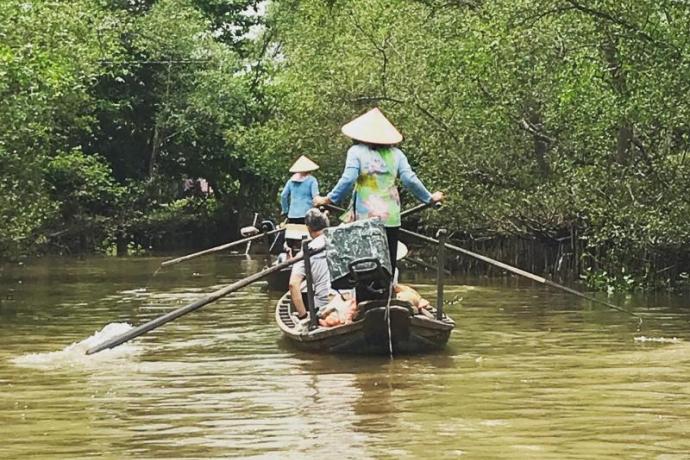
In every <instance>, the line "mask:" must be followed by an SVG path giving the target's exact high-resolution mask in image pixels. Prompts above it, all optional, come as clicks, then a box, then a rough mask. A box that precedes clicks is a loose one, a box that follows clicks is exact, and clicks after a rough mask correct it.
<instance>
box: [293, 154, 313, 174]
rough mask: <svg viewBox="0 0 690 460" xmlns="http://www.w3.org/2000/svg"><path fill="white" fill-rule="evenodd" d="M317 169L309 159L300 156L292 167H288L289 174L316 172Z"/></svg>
mask: <svg viewBox="0 0 690 460" xmlns="http://www.w3.org/2000/svg"><path fill="white" fill-rule="evenodd" d="M317 169H319V165H317V164H316V163H314V162H313V161H311V160H310V159H309V158H307V157H305V156H304V155H302V156H301V157H299V158H298V159H297V161H295V162H294V163H293V164H292V166H290V172H291V173H305V172H310V171H316V170H317Z"/></svg>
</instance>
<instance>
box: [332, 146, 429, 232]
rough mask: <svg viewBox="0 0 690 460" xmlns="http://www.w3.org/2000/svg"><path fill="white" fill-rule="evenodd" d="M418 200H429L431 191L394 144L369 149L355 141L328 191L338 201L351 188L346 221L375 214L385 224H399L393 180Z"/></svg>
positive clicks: (398, 200)
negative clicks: (351, 195)
mask: <svg viewBox="0 0 690 460" xmlns="http://www.w3.org/2000/svg"><path fill="white" fill-rule="evenodd" d="M397 177H400V180H401V182H402V184H403V186H404V187H405V188H406V189H408V190H409V191H410V192H412V194H413V195H414V196H415V197H416V198H417V199H418V200H420V201H422V202H424V203H429V202H430V201H431V193H429V191H428V190H427V189H426V187H424V184H422V182H421V181H420V180H419V178H418V177H417V175H416V174H415V173H414V171H412V168H411V167H410V163H409V162H408V161H407V157H406V156H405V154H404V153H403V152H402V151H401V150H400V149H398V148H396V147H383V148H378V149H373V148H371V147H369V146H368V145H366V144H355V145H353V146H352V147H350V149H349V150H348V151H347V160H346V161H345V170H344V171H343V175H342V177H341V178H340V180H339V181H338V183H337V184H336V186H335V187H334V188H333V190H331V193H329V194H328V198H330V199H331V201H333V202H334V203H339V202H340V201H342V199H343V198H344V197H345V196H346V195H347V194H348V193H349V192H350V191H351V190H352V188H353V186H354V194H353V197H352V203H351V205H350V207H351V209H350V211H349V215H347V216H346V219H347V220H348V221H353V220H361V219H368V218H372V217H378V218H379V219H381V221H382V222H383V224H384V225H385V226H386V227H399V226H400V196H399V195H398V189H397V187H396V186H395V179H396V178H397Z"/></svg>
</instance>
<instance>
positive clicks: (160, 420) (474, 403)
mask: <svg viewBox="0 0 690 460" xmlns="http://www.w3.org/2000/svg"><path fill="white" fill-rule="evenodd" d="M161 260H162V259H161V258H153V257H150V258H123V259H118V258H89V259H85V260H78V259H73V258H54V259H41V260H37V261H31V262H26V263H25V264H23V265H18V264H12V265H4V266H2V268H0V270H1V271H0V458H2V459H14V458H115V459H120V458H233V457H239V458H356V459H363V458H396V459H397V458H458V457H462V458H510V459H514V458H529V459H569V458H578V459H580V458H640V459H648V458H654V459H688V458H690V330H689V323H690V297H688V296H687V295H686V296H680V295H675V296H674V295H666V294H663V295H662V294H656V295H648V296H632V297H626V296H621V297H611V298H609V300H610V301H612V302H615V303H618V304H620V305H622V306H624V307H625V308H627V309H630V310H632V311H635V312H637V313H639V314H640V315H643V316H644V317H645V320H644V322H643V324H642V325H641V327H638V322H637V320H636V319H635V318H632V317H631V316H629V315H626V314H624V313H620V312H617V311H613V310H610V309H607V308H606V307H599V306H596V305H593V304H591V303H589V302H587V301H583V300H580V299H578V298H576V297H573V296H572V295H569V294H566V293H561V292H558V291H554V290H551V289H549V288H545V287H542V286H538V285H535V284H532V283H530V282H526V281H525V282H523V281H518V280H515V279H512V278H510V279H508V278H506V279H467V278H460V277H454V278H452V279H451V280H449V285H448V286H447V289H446V299H448V300H449V301H451V302H450V304H449V305H448V306H447V307H446V308H447V311H448V313H449V314H450V315H452V316H453V317H454V319H455V320H456V323H457V327H456V330H455V331H454V332H453V334H452V336H451V339H450V342H449V344H448V347H447V349H446V350H445V351H443V352H439V353H435V354H430V355H423V356H399V357H394V359H390V358H388V357H361V356H354V357H353V356H330V355H318V354H310V353H305V352H300V351H296V350H295V349H293V348H291V347H290V346H289V344H288V343H286V342H285V341H283V340H281V338H280V334H279V330H278V328H277V326H276V324H275V322H274V307H275V302H276V300H277V299H278V297H279V295H280V294H279V293H270V292H267V291H266V290H265V285H263V284H261V283H257V284H255V285H252V286H250V287H248V288H245V290H243V291H241V292H238V293H234V294H231V295H230V296H229V297H228V298H225V299H221V300H220V301H218V302H216V303H215V304H211V305H209V306H207V307H205V308H203V309H201V310H199V311H196V312H193V313H191V314H189V315H187V316H184V317H182V318H180V319H178V320H176V321H174V322H172V323H168V324H167V325H165V326H163V327H161V328H159V329H157V330H155V331H152V332H151V333H149V334H147V335H145V336H143V337H141V338H139V339H137V340H135V341H133V342H130V343H128V344H126V345H123V346H122V347H120V348H117V349H114V350H110V351H106V352H103V353H100V354H97V355H93V356H85V355H84V354H83V352H84V350H85V349H86V348H88V347H90V346H92V345H94V344H95V343H99V342H100V341H101V340H103V339H104V338H105V337H108V336H112V335H113V334H117V333H120V332H122V331H124V330H126V329H127V328H128V327H129V326H127V325H126V324H125V323H130V324H134V325H136V324H140V323H142V322H144V321H147V320H149V319H152V318H154V317H156V316H158V315H160V314H162V313H164V312H166V311H169V310H171V309H173V308H177V307H180V306H182V305H184V304H185V303H187V302H191V301H193V300H196V299H197V298H198V297H200V296H203V295H204V293H208V292H210V291H212V290H214V289H217V288H219V287H221V286H223V285H224V284H227V283H230V282H232V281H234V280H237V279H239V278H241V277H243V276H245V275H247V274H249V273H253V272H255V271H256V270H258V269H260V268H261V267H262V265H263V260H261V259H254V260H247V259H244V258H242V257H232V256H217V257H209V258H206V259H203V260H194V261H190V262H188V263H187V264H179V265H175V266H172V267H169V268H166V269H163V270H161V271H160V272H159V273H157V274H156V275H155V276H153V273H154V272H155V270H156V268H157V267H158V265H159V263H160V262H161ZM405 276H406V277H407V280H411V282H412V284H413V285H416V286H417V287H418V288H419V289H420V291H421V292H422V293H423V294H424V295H425V296H427V297H428V298H430V299H433V297H434V295H435V294H434V293H435V287H434V285H433V277H431V276H430V275H427V276H425V275H423V274H416V275H414V277H413V278H412V275H411V274H410V273H407V274H405V273H404V274H403V279H404V278H405Z"/></svg>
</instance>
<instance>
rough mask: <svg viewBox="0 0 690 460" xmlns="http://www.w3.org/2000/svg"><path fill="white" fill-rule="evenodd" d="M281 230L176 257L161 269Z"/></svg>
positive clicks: (279, 230) (164, 262)
mask: <svg viewBox="0 0 690 460" xmlns="http://www.w3.org/2000/svg"><path fill="white" fill-rule="evenodd" d="M283 230H284V228H276V229H275V230H271V231H269V232H265V233H259V234H256V235H254V236H250V237H247V238H244V239H241V240H237V241H233V242H231V243H226V244H222V245H220V246H216V247H214V248H210V249H204V250H203V251H199V252H195V253H194V254H188V255H186V256H182V257H178V258H177V259H171V260H165V261H163V262H161V267H166V266H168V265H173V264H177V263H180V262H184V261H185V260H189V259H194V258H195V257H199V256H205V255H206V254H212V253H214V252H218V251H222V250H224V249H229V248H232V247H235V246H240V245H242V244H245V243H248V242H250V241H254V240H258V239H259V238H262V237H264V236H267V235H273V234H275V233H278V232H282V231H283Z"/></svg>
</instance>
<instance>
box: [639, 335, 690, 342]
mask: <svg viewBox="0 0 690 460" xmlns="http://www.w3.org/2000/svg"><path fill="white" fill-rule="evenodd" d="M635 342H658V343H678V342H682V340H681V339H679V338H678V337H645V336H644V335H643V336H640V337H635Z"/></svg>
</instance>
